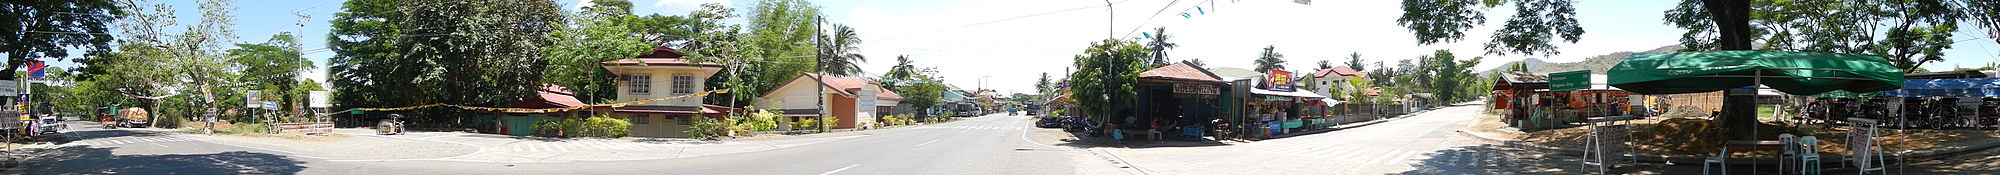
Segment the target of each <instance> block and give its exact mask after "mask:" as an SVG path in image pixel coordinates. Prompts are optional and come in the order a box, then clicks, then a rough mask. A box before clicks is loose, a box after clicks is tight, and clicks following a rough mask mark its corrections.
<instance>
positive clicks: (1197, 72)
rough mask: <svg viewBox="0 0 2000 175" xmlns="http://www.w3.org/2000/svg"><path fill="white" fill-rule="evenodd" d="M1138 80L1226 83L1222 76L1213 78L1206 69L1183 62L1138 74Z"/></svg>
mask: <svg viewBox="0 0 2000 175" xmlns="http://www.w3.org/2000/svg"><path fill="white" fill-rule="evenodd" d="M1139 78H1141V79H1145V78H1158V79H1167V80H1183V81H1199V82H1215V83H1227V82H1228V81H1222V76H1215V73H1213V72H1208V69H1202V68H1201V67H1195V66H1194V65H1192V64H1188V62H1185V61H1183V62H1180V63H1174V64H1173V65H1167V66H1161V67H1160V68H1155V69H1153V70H1147V71H1146V72H1139Z"/></svg>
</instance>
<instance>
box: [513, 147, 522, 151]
mask: <svg viewBox="0 0 2000 175" xmlns="http://www.w3.org/2000/svg"><path fill="white" fill-rule="evenodd" d="M513 146H514V152H522V151H521V145H513Z"/></svg>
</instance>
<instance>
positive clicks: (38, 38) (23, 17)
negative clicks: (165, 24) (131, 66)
mask: <svg viewBox="0 0 2000 175" xmlns="http://www.w3.org/2000/svg"><path fill="white" fill-rule="evenodd" d="M128 3H130V2H129V1H128ZM134 6H136V5H134ZM126 15H127V14H126V12H125V9H123V8H122V7H120V6H119V5H118V4H117V3H115V2H113V1H112V0H70V1H0V21H7V22H0V23H4V24H0V53H6V55H7V68H6V70H4V71H0V79H8V80H12V79H14V77H15V74H14V71H15V70H17V68H19V67H21V65H22V64H23V63H27V62H29V61H34V60H40V59H41V58H54V59H56V60H63V59H65V58H68V57H69V49H70V48H89V49H91V50H92V51H98V52H103V51H108V50H109V49H111V45H110V44H108V43H110V42H111V41H112V37H111V36H110V35H107V34H105V33H108V32H109V31H111V30H110V29H108V28H107V27H105V25H107V24H111V23H113V22H115V21H116V20H118V17H121V16H126Z"/></svg>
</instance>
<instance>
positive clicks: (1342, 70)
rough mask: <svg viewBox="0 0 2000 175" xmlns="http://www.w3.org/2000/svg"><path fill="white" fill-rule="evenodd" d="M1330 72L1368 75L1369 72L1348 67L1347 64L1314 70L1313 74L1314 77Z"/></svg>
mask: <svg viewBox="0 0 2000 175" xmlns="http://www.w3.org/2000/svg"><path fill="white" fill-rule="evenodd" d="M1328 74H1333V75H1340V76H1355V77H1368V72H1361V71H1356V70H1354V69H1353V68H1347V66H1340V67H1333V68H1332V69H1321V70H1319V72H1313V74H1312V75H1313V77H1326V76H1327V75H1328Z"/></svg>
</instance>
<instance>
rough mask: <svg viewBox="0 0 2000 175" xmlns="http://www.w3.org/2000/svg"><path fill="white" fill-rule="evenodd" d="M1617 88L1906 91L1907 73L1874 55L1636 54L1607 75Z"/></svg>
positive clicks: (1656, 90) (1654, 91)
mask: <svg viewBox="0 0 2000 175" xmlns="http://www.w3.org/2000/svg"><path fill="white" fill-rule="evenodd" d="M1606 76H1607V77H1608V78H1610V79H1611V80H1610V81H1609V83H1610V84H1611V86H1615V87H1618V88H1619V89H1625V91H1631V92H1634V93H1640V94H1678V93H1695V92H1709V91H1718V90H1727V89H1735V88H1744V87H1749V86H1752V85H1758V84H1763V85H1765V86H1769V87H1771V88H1772V89H1777V90H1778V91H1783V92H1785V93H1788V94H1820V93H1826V92H1832V91H1836V90H1844V91H1847V92H1864V93H1865V92H1875V91H1884V90H1892V89H1897V88H1901V87H1902V86H1903V71H1902V70H1901V69H1898V68H1896V66H1894V65H1891V64H1889V61H1888V60H1887V59H1883V58H1882V57H1877V56H1873V55H1861V54H1839V53H1811V52H1777V51H1752V50H1732V51H1710V52H1672V53H1647V54H1634V55H1632V56H1631V57H1628V58H1626V59H1625V61H1623V62H1619V63H1618V65H1616V66H1612V67H1611V70H1609V71H1608V72H1606Z"/></svg>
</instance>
